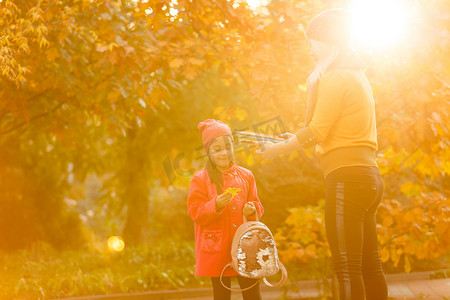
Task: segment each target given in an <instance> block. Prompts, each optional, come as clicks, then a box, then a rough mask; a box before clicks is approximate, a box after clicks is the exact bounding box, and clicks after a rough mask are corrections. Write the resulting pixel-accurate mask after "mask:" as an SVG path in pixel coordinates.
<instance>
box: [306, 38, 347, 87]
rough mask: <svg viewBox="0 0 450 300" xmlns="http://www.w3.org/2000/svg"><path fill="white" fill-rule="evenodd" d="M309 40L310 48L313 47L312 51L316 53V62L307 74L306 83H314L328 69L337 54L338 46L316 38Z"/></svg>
mask: <svg viewBox="0 0 450 300" xmlns="http://www.w3.org/2000/svg"><path fill="white" fill-rule="evenodd" d="M310 41H311V48H313V49H314V53H315V54H316V55H317V63H316V66H315V67H314V70H313V71H312V72H311V74H309V77H308V81H307V82H308V85H312V84H314V83H315V82H316V81H317V80H320V78H321V77H322V75H323V74H324V73H325V72H326V71H327V70H328V68H329V67H330V66H331V64H332V63H333V62H334V61H335V60H336V59H337V58H338V56H339V52H340V51H339V50H340V49H339V47H338V46H334V45H331V44H326V43H322V42H319V41H316V40H310Z"/></svg>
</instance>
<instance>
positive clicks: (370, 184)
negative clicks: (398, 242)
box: [325, 166, 388, 300]
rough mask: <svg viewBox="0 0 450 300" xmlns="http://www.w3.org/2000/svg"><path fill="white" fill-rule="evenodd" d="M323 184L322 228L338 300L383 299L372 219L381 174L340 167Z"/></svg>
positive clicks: (369, 169)
mask: <svg viewBox="0 0 450 300" xmlns="http://www.w3.org/2000/svg"><path fill="white" fill-rule="evenodd" d="M326 185H327V194H326V206H325V225H326V231H327V238H328V243H329V244H330V249H331V253H332V256H333V264H334V270H335V273H336V276H337V278H338V281H339V294H340V300H350V299H351V300H364V299H367V300H386V299H387V294H388V293H387V285H386V279H385V277H384V274H383V270H382V267H381V260H380V256H379V253H378V239H377V232H376V220H375V212H376V209H377V207H378V205H379V204H380V201H381V196H382V194H383V180H382V179H381V175H380V171H379V170H378V168H377V167H363V166H361V167H359V166H355V167H344V168H340V169H337V170H335V171H333V172H331V173H330V174H328V176H327V178H326ZM365 297H366V298H365Z"/></svg>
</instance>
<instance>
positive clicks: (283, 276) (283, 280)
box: [263, 259, 288, 287]
mask: <svg viewBox="0 0 450 300" xmlns="http://www.w3.org/2000/svg"><path fill="white" fill-rule="evenodd" d="M278 266H279V267H280V271H281V279H280V281H278V282H277V283H275V284H271V283H270V282H269V281H268V280H267V279H266V278H265V277H264V278H263V281H264V283H265V284H266V285H268V286H270V287H278V286H282V285H283V284H285V283H286V280H287V277H288V275H287V271H286V268H285V267H284V265H283V263H282V262H281V261H280V260H279V259H278Z"/></svg>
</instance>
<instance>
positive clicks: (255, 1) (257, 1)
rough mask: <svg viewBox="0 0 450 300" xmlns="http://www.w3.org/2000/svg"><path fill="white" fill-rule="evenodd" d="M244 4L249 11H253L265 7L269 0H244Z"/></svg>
mask: <svg viewBox="0 0 450 300" xmlns="http://www.w3.org/2000/svg"><path fill="white" fill-rule="evenodd" d="M246 2H247V4H248V6H249V7H250V8H251V9H253V10H255V9H257V8H260V7H262V6H267V5H268V4H269V2H270V0H246Z"/></svg>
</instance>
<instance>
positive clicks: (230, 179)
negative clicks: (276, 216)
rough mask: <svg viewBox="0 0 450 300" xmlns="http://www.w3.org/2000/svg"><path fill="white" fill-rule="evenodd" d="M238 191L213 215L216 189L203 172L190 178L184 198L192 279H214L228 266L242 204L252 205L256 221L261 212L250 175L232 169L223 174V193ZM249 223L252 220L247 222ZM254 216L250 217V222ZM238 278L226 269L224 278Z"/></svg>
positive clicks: (249, 172) (241, 220) (203, 170)
mask: <svg viewBox="0 0 450 300" xmlns="http://www.w3.org/2000/svg"><path fill="white" fill-rule="evenodd" d="M229 187H233V188H240V189H241V190H242V191H240V192H239V193H238V194H237V195H236V196H235V197H233V199H232V200H231V202H230V203H229V204H228V205H227V206H225V207H224V208H223V209H221V210H220V211H218V212H216V197H217V196H218V194H217V190H216V186H215V185H214V184H212V183H211V180H210V178H209V175H208V172H207V171H206V169H205V168H203V169H201V170H200V171H198V172H197V173H196V174H195V175H194V177H193V178H192V181H191V185H190V188H189V196H188V203H187V206H188V214H189V216H190V217H191V218H192V220H193V221H194V228H195V265H196V267H195V275H197V276H208V277H218V276H220V273H221V272H222V269H223V268H224V266H225V265H226V264H228V263H229V262H231V254H230V252H231V243H232V241H233V237H234V234H235V232H236V230H237V228H238V227H239V225H241V224H242V223H243V222H244V220H243V213H242V209H243V208H244V205H245V203H247V202H249V201H252V202H253V203H254V204H255V207H256V211H257V214H258V216H259V217H261V216H262V214H263V212H264V208H263V207H262V205H261V202H260V201H259V199H258V195H257V191H256V183H255V178H254V177H253V174H252V172H251V171H249V170H247V169H245V168H242V167H239V166H237V165H235V164H234V163H233V165H232V166H231V167H230V168H229V169H228V170H227V171H226V172H224V173H223V190H224V191H225V190H226V189H227V188H229ZM249 219H252V218H249ZM254 219H255V216H253V220H254ZM236 275H238V274H237V272H235V271H234V270H233V269H231V268H227V270H226V271H225V273H224V276H236Z"/></svg>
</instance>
